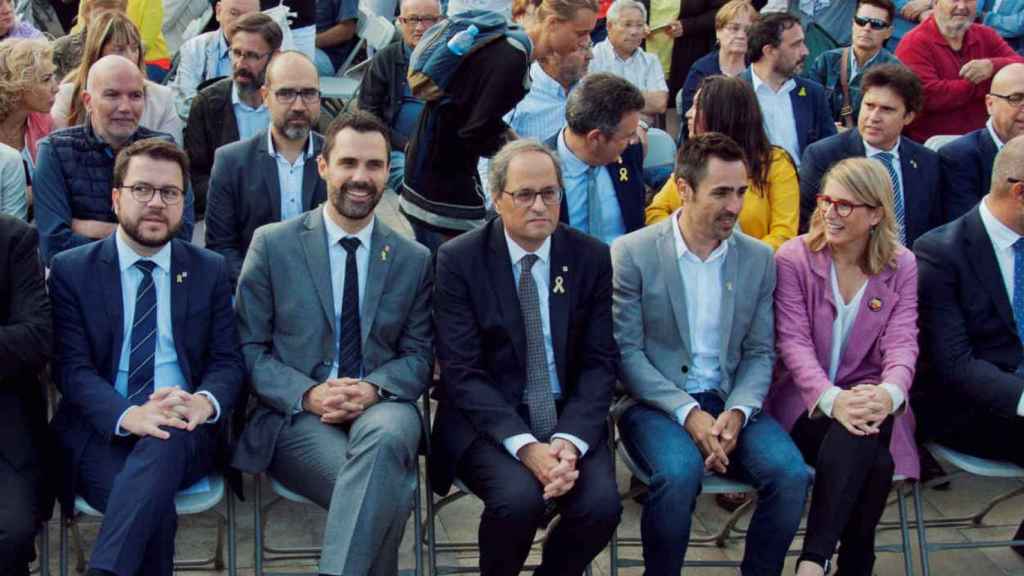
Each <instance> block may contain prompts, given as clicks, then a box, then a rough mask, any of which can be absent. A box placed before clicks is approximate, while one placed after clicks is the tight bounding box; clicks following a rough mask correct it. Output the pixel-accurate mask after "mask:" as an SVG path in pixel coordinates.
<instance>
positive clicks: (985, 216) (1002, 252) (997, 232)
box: [978, 198, 1024, 416]
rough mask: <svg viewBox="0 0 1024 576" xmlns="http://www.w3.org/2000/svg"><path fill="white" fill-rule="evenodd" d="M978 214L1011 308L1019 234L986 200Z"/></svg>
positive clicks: (1023, 411)
mask: <svg viewBox="0 0 1024 576" xmlns="http://www.w3.org/2000/svg"><path fill="white" fill-rule="evenodd" d="M978 204H979V206H978V213H979V214H980V215H981V224H982V226H984V227H985V232H986V233H987V234H988V237H989V240H991V241H992V249H993V250H994V251H995V253H996V263H998V264H999V273H1000V274H1001V275H1002V276H1003V285H1004V286H1005V287H1006V297H1007V299H1008V300H1009V301H1010V307H1011V308H1012V307H1013V289H1014V285H1013V260H1014V258H1013V243H1014V242H1016V241H1017V240H1018V239H1020V237H1021V236H1020V234H1017V233H1016V232H1014V231H1013V230H1011V229H1010V228H1009V227H1008V226H1007V225H1006V224H1003V223H1002V222H1000V221H999V220H998V219H996V217H995V215H994V214H992V211H991V210H989V208H988V199H987V198H984V199H982V201H981V202H979V203H978ZM1017 415H1018V416H1024V394H1021V396H1020V400H1019V401H1017Z"/></svg>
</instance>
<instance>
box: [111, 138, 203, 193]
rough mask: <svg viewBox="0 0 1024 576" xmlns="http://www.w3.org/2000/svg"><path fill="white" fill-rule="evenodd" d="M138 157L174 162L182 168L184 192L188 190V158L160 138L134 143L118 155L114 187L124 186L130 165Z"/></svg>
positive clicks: (178, 149)
mask: <svg viewBox="0 0 1024 576" xmlns="http://www.w3.org/2000/svg"><path fill="white" fill-rule="evenodd" d="M136 156H145V157H146V158H151V159H153V160H163V161H165V162H174V163H176V164H177V165H178V167H179V168H181V186H182V190H187V189H188V156H187V155H186V154H185V152H183V151H182V150H181V148H178V147H177V146H176V145H174V144H172V143H171V142H168V141H166V140H161V139H160V138H146V139H145V140H139V141H137V142H134V143H132V144H131V145H129V146H126V147H125V148H123V149H122V150H121V151H120V152H118V153H117V159H116V160H114V187H115V188H117V187H119V186H122V185H124V177H125V175H126V174H128V164H129V163H131V161H132V158H135V157H136Z"/></svg>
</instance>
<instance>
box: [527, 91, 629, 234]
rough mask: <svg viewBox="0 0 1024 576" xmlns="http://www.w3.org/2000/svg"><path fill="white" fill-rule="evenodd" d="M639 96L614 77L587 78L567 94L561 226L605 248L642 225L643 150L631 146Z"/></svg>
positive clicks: (555, 140)
mask: <svg viewBox="0 0 1024 576" xmlns="http://www.w3.org/2000/svg"><path fill="white" fill-rule="evenodd" d="M643 109H644V96H643V93H641V92H640V90H639V89H638V88H637V87H636V86H634V85H633V84H632V83H630V82H629V81H628V80H625V79H623V78H621V77H619V76H615V75H614V74H608V73H599V74H591V75H589V76H587V77H586V78H584V79H583V80H582V81H581V82H580V83H579V85H577V86H576V88H575V89H574V90H573V91H572V92H570V93H569V100H568V102H566V105H565V121H566V127H565V128H563V129H562V130H561V131H559V132H558V133H556V134H555V135H554V136H552V137H551V138H550V139H549V140H548V141H547V142H546V144H547V146H548V147H549V148H551V149H552V150H554V151H555V152H556V153H557V154H558V158H559V160H561V165H562V178H563V180H564V182H565V192H564V194H562V209H561V211H560V212H561V216H560V217H561V221H562V222H564V223H565V224H568V225H569V226H571V227H573V228H576V229H577V230H580V231H582V232H586V233H588V234H590V235H591V236H593V237H595V238H599V239H600V240H602V241H604V242H605V243H606V244H611V243H612V240H615V239H616V238H618V237H619V236H621V235H623V234H625V233H627V232H632V231H633V230H636V229H638V228H641V227H642V226H643V225H644V199H645V198H644V195H645V189H644V180H643V170H644V149H643V146H642V145H641V144H640V142H639V140H637V126H639V124H640V112H641V111H642V110H643Z"/></svg>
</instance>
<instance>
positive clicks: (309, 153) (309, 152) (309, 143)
mask: <svg viewBox="0 0 1024 576" xmlns="http://www.w3.org/2000/svg"><path fill="white" fill-rule="evenodd" d="M267 154H270V157H271V158H277V157H278V156H280V154H278V153H277V148H275V147H274V136H273V130H271V129H270V128H268V129H267ZM302 156H303V157H304V158H306V159H309V158H312V157H313V131H312V130H311V131H310V132H309V135H308V136H306V152H305V153H304V154H303V155H302Z"/></svg>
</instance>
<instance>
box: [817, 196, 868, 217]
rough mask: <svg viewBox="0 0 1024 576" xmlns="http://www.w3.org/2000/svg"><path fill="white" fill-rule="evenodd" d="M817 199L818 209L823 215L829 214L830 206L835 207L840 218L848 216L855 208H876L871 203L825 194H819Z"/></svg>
mask: <svg viewBox="0 0 1024 576" xmlns="http://www.w3.org/2000/svg"><path fill="white" fill-rule="evenodd" d="M816 199H817V201H818V210H821V215H822V216H824V215H825V214H828V210H829V208H834V209H835V211H836V214H838V215H839V217H840V218H846V217H847V216H849V215H850V214H853V209H854V208H874V206H872V205H870V204H855V203H853V202H850V201H849V200H839V199H835V198H832V197H831V196H828V195H825V194H818V195H817V196H816Z"/></svg>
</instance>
